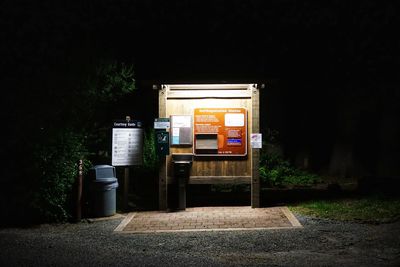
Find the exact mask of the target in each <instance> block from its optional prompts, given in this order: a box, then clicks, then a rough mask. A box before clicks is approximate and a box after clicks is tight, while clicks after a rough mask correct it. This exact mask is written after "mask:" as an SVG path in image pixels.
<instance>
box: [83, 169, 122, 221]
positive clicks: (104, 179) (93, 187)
mask: <svg viewBox="0 0 400 267" xmlns="http://www.w3.org/2000/svg"><path fill="white" fill-rule="evenodd" d="M90 171H91V172H90V177H91V178H92V180H91V182H90V185H89V187H90V213H91V215H92V216H94V217H107V216H112V215H114V214H115V212H116V208H117V201H116V192H117V188H118V179H117V178H116V177H115V167H113V166H109V165H96V166H94V167H93V168H92V169H91V170H90Z"/></svg>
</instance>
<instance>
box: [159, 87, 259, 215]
mask: <svg viewBox="0 0 400 267" xmlns="http://www.w3.org/2000/svg"><path fill="white" fill-rule="evenodd" d="M159 117H160V118H170V128H169V139H170V148H169V149H170V151H169V152H170V153H169V155H167V156H166V158H165V163H164V162H163V164H165V165H163V166H162V168H161V171H160V177H159V199H160V202H159V206H160V209H161V210H162V209H165V208H167V207H166V206H167V198H168V194H167V188H168V186H167V185H168V184H172V183H176V182H177V181H176V177H174V176H176V175H175V174H174V162H177V161H176V158H177V156H179V155H183V156H185V155H186V156H187V155H192V157H191V159H192V162H191V165H190V170H189V173H188V178H187V181H186V182H187V183H188V184H251V188H252V190H251V195H252V196H251V200H252V207H258V206H259V180H258V176H259V174H258V158H259V156H258V153H259V151H258V149H252V148H251V147H250V135H251V134H252V133H258V132H259V89H258V87H257V84H186V85H183V84H179V85H173V84H169V85H161V87H160V89H159Z"/></svg>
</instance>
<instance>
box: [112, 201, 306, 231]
mask: <svg viewBox="0 0 400 267" xmlns="http://www.w3.org/2000/svg"><path fill="white" fill-rule="evenodd" d="M291 227H301V225H300V223H299V222H298V221H297V219H296V218H295V217H294V216H293V214H292V213H291V212H290V211H289V210H288V209H287V208H286V207H273V208H259V209H252V208H251V207H205V208H188V209H186V211H180V212H161V211H148V212H135V213H130V214H129V215H128V216H127V217H126V218H125V219H124V220H123V221H122V223H121V224H120V225H119V226H118V227H117V228H116V229H115V231H117V232H126V233H141V232H171V231H210V230H248V229H271V228H273V229H274V228H291Z"/></svg>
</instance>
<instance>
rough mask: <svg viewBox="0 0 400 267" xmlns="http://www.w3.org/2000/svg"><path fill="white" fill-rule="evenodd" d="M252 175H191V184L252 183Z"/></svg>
mask: <svg viewBox="0 0 400 267" xmlns="http://www.w3.org/2000/svg"><path fill="white" fill-rule="evenodd" d="M250 183H251V176H190V178H189V184H250Z"/></svg>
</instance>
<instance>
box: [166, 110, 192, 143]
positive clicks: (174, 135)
mask: <svg viewBox="0 0 400 267" xmlns="http://www.w3.org/2000/svg"><path fill="white" fill-rule="evenodd" d="M170 133H171V145H191V144H192V116H190V115H171V129H170Z"/></svg>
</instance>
